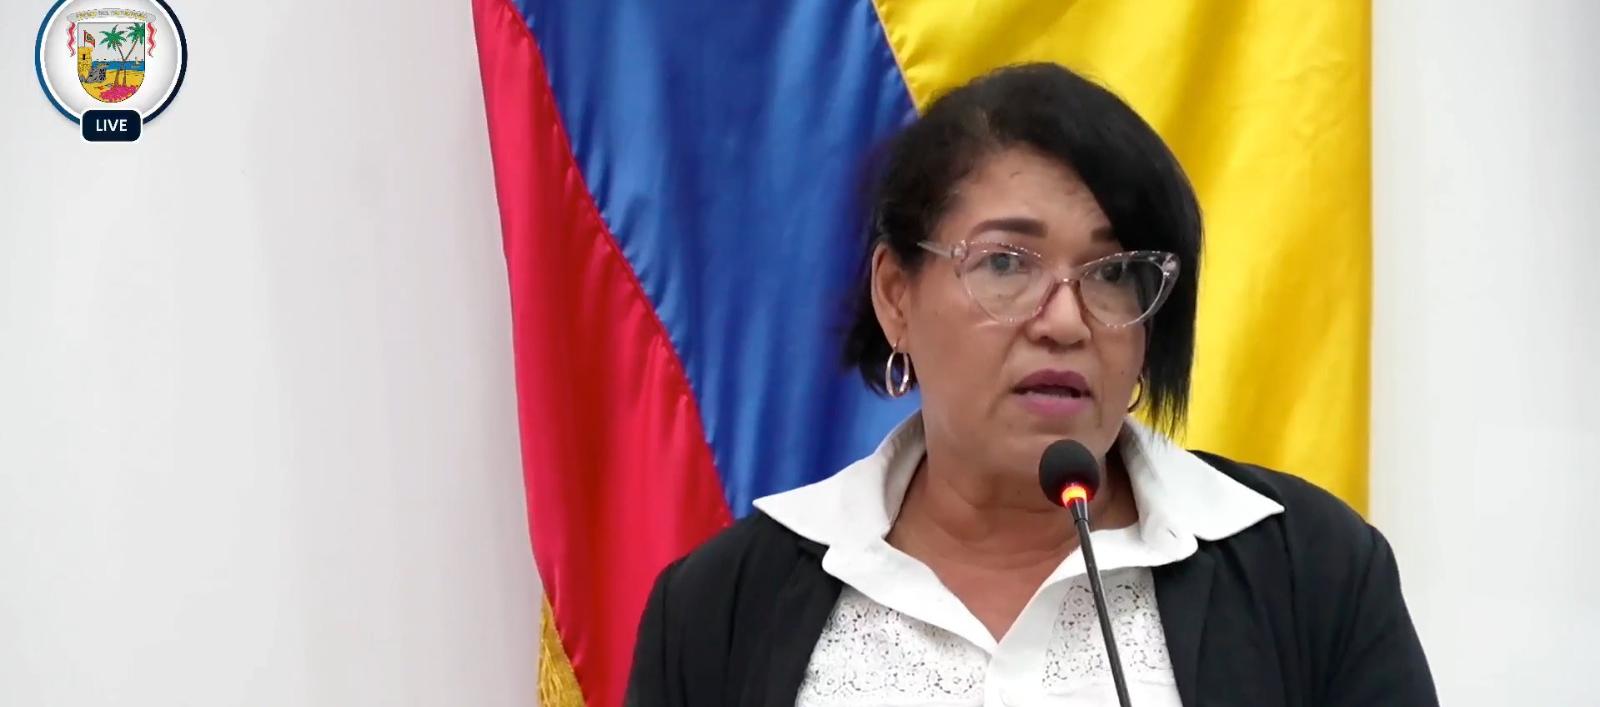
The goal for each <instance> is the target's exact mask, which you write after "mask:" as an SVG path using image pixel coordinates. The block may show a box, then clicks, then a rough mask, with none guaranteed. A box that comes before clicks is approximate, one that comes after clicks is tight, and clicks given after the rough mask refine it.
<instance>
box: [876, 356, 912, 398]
mask: <svg viewBox="0 0 1600 707" xmlns="http://www.w3.org/2000/svg"><path fill="white" fill-rule="evenodd" d="M896 356H898V357H900V359H901V364H900V379H899V380H895V375H894V359H895V357H896ZM883 390H884V392H886V393H888V394H889V397H891V398H900V397H905V394H906V393H909V392H911V354H908V353H906V352H904V351H901V350H900V349H894V350H893V351H890V352H889V359H888V360H887V361H884V362H883Z"/></svg>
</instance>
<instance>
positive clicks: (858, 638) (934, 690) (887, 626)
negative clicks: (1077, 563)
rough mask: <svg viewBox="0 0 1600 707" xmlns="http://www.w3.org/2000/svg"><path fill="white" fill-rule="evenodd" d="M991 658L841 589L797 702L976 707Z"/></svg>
mask: <svg viewBox="0 0 1600 707" xmlns="http://www.w3.org/2000/svg"><path fill="white" fill-rule="evenodd" d="M988 667H989V656H988V654H986V653H985V652H984V651H983V650H982V649H980V648H978V647H977V646H974V645H972V644H971V643H969V642H967V641H966V639H963V638H961V637H960V636H957V635H955V634H952V633H950V632H948V631H945V630H944V629H941V628H938V627H936V626H933V625H930V624H928V623H925V622H923V621H919V620H917V619H914V618H911V617H909V616H906V615H905V614H902V613H900V612H898V611H895V610H893V609H890V608H888V607H885V606H883V605H881V604H878V603H877V602H875V601H873V600H871V599H869V598H867V597H866V596H865V595H863V594H861V593H860V592H858V591H856V590H854V589H852V588H850V587H848V586H846V587H845V588H844V589H843V591H842V592H841V593H840V595H839V602H838V604H837V605H836V606H835V607H834V610H833V614H832V615H831V616H830V617H829V618H828V623H827V625H826V626H824V627H823V629H822V636H821V638H819V639H818V641H817V646H816V648H815V649H814V650H813V651H812V654H811V663H810V665H809V666H807V667H806V677H805V681H804V682H803V683H801V685H800V694H799V699H798V700H797V701H796V704H797V705H804V706H808V707H809V706H816V707H822V706H824V705H862V704H872V705H885V706H891V705H892V706H897V707H898V706H901V705H949V706H955V705H981V704H982V703H983V687H984V677H985V673H986V672H987V670H988Z"/></svg>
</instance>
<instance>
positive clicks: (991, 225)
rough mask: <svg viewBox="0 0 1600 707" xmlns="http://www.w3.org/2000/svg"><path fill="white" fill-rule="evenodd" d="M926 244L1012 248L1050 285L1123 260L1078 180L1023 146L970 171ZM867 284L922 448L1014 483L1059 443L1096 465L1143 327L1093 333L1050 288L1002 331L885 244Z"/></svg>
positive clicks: (1121, 404) (939, 271) (1097, 328)
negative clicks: (906, 374)
mask: <svg viewBox="0 0 1600 707" xmlns="http://www.w3.org/2000/svg"><path fill="white" fill-rule="evenodd" d="M930 239H931V240H935V241H937V242H938V243H939V244H940V245H941V246H943V247H945V248H949V247H950V246H953V245H955V244H956V243H958V242H960V241H963V240H965V241H968V242H999V243H1006V244H1011V245H1014V246H1018V247H1021V248H1025V249H1026V250H1029V251H1033V252H1035V253H1038V254H1040V255H1042V256H1044V258H1045V262H1046V264H1047V267H1048V268H1050V269H1051V271H1052V272H1053V273H1055V274H1057V275H1058V276H1061V275H1064V274H1065V273H1066V272H1067V271H1068V270H1067V269H1068V268H1069V267H1070V266H1074V265H1081V264H1083V263H1086V262H1089V261H1091V260H1094V259H1096V258H1100V257H1104V256H1107V255H1110V254H1112V253H1116V252H1119V251H1121V250H1122V247H1121V245H1120V244H1119V243H1118V242H1117V240H1116V239H1115V237H1114V236H1113V235H1112V233H1111V223H1110V221H1109V220H1107V218H1106V215H1105V214H1104V213H1103V212H1102V211H1101V210H1100V205H1099V204H1098V203H1096V201H1095V199H1094V195H1093V194H1091V193H1090V192H1089V189H1088V187H1087V186H1085V185H1084V184H1083V182H1082V181H1081V180H1080V179H1079V178H1078V176H1077V174H1076V173H1074V172H1073V171H1072V170H1071V169H1069V168H1068V167H1067V166H1066V165H1063V164H1061V163H1060V162H1057V161H1055V160H1053V159H1050V158H1048V157H1045V156H1043V155H1042V154H1040V153H1038V152H1036V151H1033V150H1030V149H1026V148H1008V149H1005V150H1002V151H999V152H996V153H994V154H992V155H990V156H989V157H987V158H985V159H984V160H982V161H981V162H980V163H979V164H978V166H977V168H976V169H974V170H973V171H972V173H971V174H970V175H968V176H967V178H966V179H964V180H963V181H961V182H959V183H958V184H957V185H956V188H955V194H954V197H953V198H952V201H951V205H950V208H949V209H948V210H947V211H946V213H945V214H944V217H943V219H942V220H941V221H940V222H939V224H938V226H937V227H936V228H935V230H934V233H933V235H932V236H931V238H930ZM873 280H874V287H873V290H874V304H875V305H876V307H877V312H878V319H879V323H880V324H881V325H883V329H884V332H885V333H886V334H887V335H888V337H889V342H890V343H891V344H894V345H896V346H897V347H898V348H899V350H901V351H903V352H905V353H907V354H909V355H910V357H911V361H912V366H913V368H914V369H915V371H916V374H917V381H918V384H919V385H920V386H921V389H922V399H923V418H924V423H925V427H926V429H927V433H928V438H929V445H930V448H931V449H933V450H936V452H938V453H943V454H951V455H953V456H954V457H956V459H954V460H953V461H954V462H955V463H957V464H959V465H961V466H964V467H971V466H976V467H978V469H983V470H990V471H995V472H999V473H1005V474H1010V473H1013V471H1014V473H1016V474H1018V475H1022V476H1025V477H1027V478H1032V477H1033V476H1034V475H1035V474H1036V473H1037V469H1038V462H1039V455H1040V453H1041V452H1043V450H1044V448H1045V446H1046V445H1048V444H1049V443H1050V442H1053V441H1055V440H1057V439H1061V438H1063V437H1070V438H1072V439H1075V440H1078V441H1079V442H1082V443H1083V444H1084V445H1085V446H1087V447H1088V448H1089V449H1090V450H1091V451H1093V452H1095V453H1096V454H1097V455H1099V456H1100V457H1101V458H1104V455H1105V454H1106V452H1107V450H1109V449H1110V448H1111V445H1112V444H1113V443H1114V442H1115V440H1116V437H1117V434H1118V432H1119V431H1120V430H1121V426H1122V420H1123V417H1124V415H1125V414H1126V413H1127V410H1128V405H1129V403H1130V402H1131V401H1132V398H1133V391H1134V386H1135V384H1136V381H1137V380H1138V376H1139V371H1140V369H1141V368H1142V363H1143V359H1144V349H1145V331H1144V327H1142V326H1129V327H1122V328H1117V329H1111V328H1107V327H1105V326H1102V325H1100V324H1099V323H1098V322H1096V321H1095V320H1094V319H1093V318H1091V317H1089V316H1088V315H1086V314H1085V313H1084V311H1083V309H1082V308H1081V307H1080V305H1079V301H1078V295H1077V292H1076V290H1075V289H1074V288H1072V287H1059V288H1057V289H1055V291H1054V293H1053V294H1052V295H1050V297H1049V299H1048V300H1047V301H1046V302H1045V305H1044V308H1043V309H1042V310H1041V311H1040V312H1039V314H1038V315H1037V316H1035V317H1033V318H1031V319H1027V320H1024V321H1021V322H1017V323H1011V324H1006V323H1001V322H998V321H995V320H994V319H991V318H990V317H989V315H987V314H985V313H984V311H983V310H982V309H980V308H979V307H978V306H977V305H976V304H975V303H974V302H973V301H972V299H971V298H970V297H969V296H968V294H967V291H966V290H965V289H964V288H963V285H962V282H961V280H960V279H959V278H958V277H957V275H956V268H955V267H954V265H953V263H952V262H951V261H950V260H949V259H946V258H940V257H936V256H935V257H929V258H928V259H927V260H926V261H924V264H923V266H922V267H921V268H920V269H919V270H918V271H917V272H916V273H914V274H912V273H907V272H906V271H904V270H903V269H901V268H900V267H899V262H898V259H897V258H896V257H894V256H893V255H892V253H890V252H889V251H888V249H887V248H886V247H880V248H879V250H878V252H877V253H875V255H874V263H873ZM1071 387H1078V388H1086V390H1081V391H1078V393H1077V394H1074V393H1073V392H1069V391H1068V390H1067V388H1071Z"/></svg>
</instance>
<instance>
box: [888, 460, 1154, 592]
mask: <svg viewBox="0 0 1600 707" xmlns="http://www.w3.org/2000/svg"><path fill="white" fill-rule="evenodd" d="M1108 456H1109V458H1108V463H1107V464H1106V465H1105V466H1106V475H1105V476H1106V479H1105V483H1104V484H1103V485H1102V488H1101V491H1100V494H1099V495H1098V496H1097V497H1096V498H1095V499H1094V501H1093V502H1092V503H1091V504H1090V518H1091V519H1092V520H1093V527H1095V528H1108V527H1123V526H1126V525H1131V524H1132V523H1134V522H1136V521H1137V520H1138V510H1137V508H1136V507H1135V505H1134V503H1133V495H1132V493H1131V489H1130V487H1129V485H1128V481H1127V474H1126V472H1125V471H1124V470H1123V468H1122V464H1121V461H1120V459H1119V458H1118V455H1117V454H1115V453H1113V454H1111V455H1108ZM948 458H949V457H948V456H936V455H935V453H930V454H929V455H928V456H925V457H924V458H923V461H922V463H921V464H920V465H919V466H918V468H917V471H916V472H915V475H914V476H913V477H912V479H911V484H910V485H909V486H908V487H907V489H906V495H905V498H904V500H903V501H902V502H901V505H900V513H899V515H898V516H897V517H896V519H895V523H894V526H893V528H891V530H890V532H889V538H888V540H889V543H890V544H891V545H894V546H895V547H898V548H900V549H901V550H902V551H905V552H907V553H908V554H911V555H912V556H914V557H918V558H919V559H923V560H924V561H928V560H931V559H942V560H947V561H955V562H960V563H962V564H970V565H978V566H988V567H992V568H994V569H1006V568H1017V567H1022V566H1031V567H1037V566H1040V565H1047V566H1049V567H1050V568H1051V569H1053V568H1054V567H1055V566H1056V565H1058V564H1060V562H1061V560H1062V559H1064V558H1065V557H1066V556H1067V555H1069V554H1071V553H1072V551H1073V550H1074V549H1076V548H1077V546H1078V537H1077V533H1076V531H1075V530H1074V529H1073V527H1072V519H1071V516H1070V515H1069V514H1068V513H1067V512H1066V511H1065V510H1063V509H1061V508H1059V507H1057V506H1055V505H1052V504H1051V503H1049V502H1048V501H1046V500H1045V499H1044V496H1043V494H1041V493H1040V492H1039V485H1038V482H1037V481H1036V480H1033V479H1030V478H1027V477H1025V476H1022V475H1019V474H1016V473H1004V474H1002V473H992V472H991V473H984V472H980V471H974V470H973V469H972V468H970V467H968V468H960V467H959V466H956V465H954V464H947V463H941V460H943V459H948ZM923 555H931V557H923Z"/></svg>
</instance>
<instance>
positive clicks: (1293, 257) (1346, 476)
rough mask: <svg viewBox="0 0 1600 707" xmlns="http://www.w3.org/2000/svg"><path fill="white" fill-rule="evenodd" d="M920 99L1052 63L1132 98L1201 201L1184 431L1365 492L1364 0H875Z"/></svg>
mask: <svg viewBox="0 0 1600 707" xmlns="http://www.w3.org/2000/svg"><path fill="white" fill-rule="evenodd" d="M876 5H877V8H878V15H879V17H880V18H881V19H882V21H883V23H884V28H885V31H886V33H887V35H888V38H889V43H890V45H891V47H892V48H893V50H894V53H895V57H896V59H897V60H898V61H899V62H900V66H901V68H902V70H903V71H904V73H905V77H906V83H907V84H908V85H909V87H910V89H911V93H912V97H913V99H914V100H915V102H916V104H917V106H918V107H919V108H922V107H926V106H927V105H928V103H929V102H930V101H931V100H932V99H933V98H934V97H936V96H937V95H939V94H940V93H941V92H943V91H946V90H949V89H950V88H952V87H954V86H957V85H960V84H961V83H963V82H965V81H966V80H968V79H970V78H972V77H973V76H976V75H978V74H980V73H982V72H984V71H986V70H988V69H990V68H993V67H996V66H1001V65H1004V64H1011V63H1018V62H1024V61H1039V60H1048V61H1056V62H1060V63H1062V64H1065V65H1067V66H1069V67H1072V68H1073V69H1075V70H1078V71H1080V72H1082V73H1085V74H1087V75H1089V76H1091V77H1093V78H1095V79H1097V80H1099V81H1101V82H1102V83H1104V84H1106V85H1107V86H1109V87H1110V88H1111V89H1112V90H1114V91H1116V92H1117V93H1118V94H1120V95H1121V96H1123V98H1125V99H1126V100H1127V101H1128V102H1129V103H1131V104H1132V105H1133V106H1134V108H1135V109H1136V110H1138V111H1139V113H1140V114H1141V115H1143V116H1144V117H1145V119H1147V120H1149V121H1150V123H1151V124H1152V125H1154V126H1155V128H1156V129H1157V130H1158V131H1159V132H1160V133H1161V135H1162V137H1164V138H1165V139H1166V140H1167V142H1168V144H1170V145H1171V146H1172V148H1173V150H1174V151H1175V152H1177V154H1178V159H1179V160H1180V161H1181V162H1182V163H1183V165H1184V167H1185V169H1186V170H1188V172H1189V175H1190V177H1191V179H1193V181H1194V184H1195V188H1196V190H1197V191H1198V192H1199V195H1200V202H1201V204H1202V207H1203V208H1204V210H1205V214H1206V227H1207V228H1206V230H1207V234H1206V235H1207V242H1206V250H1205V263H1204V266H1205V273H1204V276H1203V277H1202V278H1201V292H1200V322H1199V341H1198V350H1197V352H1196V367H1195V379H1194V398H1193V404H1192V405H1191V407H1190V423H1189V430H1188V433H1187V435H1186V439H1185V440H1183V441H1184V442H1185V443H1186V444H1189V445H1190V446H1193V447H1197V448H1201V449H1209V450H1212V451H1216V452H1219V453H1222V454H1226V455H1229V456H1233V457H1235V458H1238V459H1242V460H1245V461H1252V462H1256V463H1260V464H1265V465H1268V466H1272V467H1275V468H1278V469H1282V470H1285V471H1290V472H1293V473H1296V474H1299V475H1301V476H1304V477H1306V478H1309V479H1311V480H1312V481H1314V482H1316V483H1318V484H1320V485H1322V486H1323V487H1325V488H1327V489H1329V490H1331V491H1333V492H1334V493H1336V494H1338V495H1339V496H1340V497H1342V498H1344V499H1345V500H1346V501H1347V502H1349V503H1350V504H1352V505H1354V506H1355V507H1356V508H1357V509H1358V510H1363V511H1364V510H1365V506H1366V501H1367V476H1366V467H1367V420H1368V336H1369V322H1370V306H1371V225H1370V224H1371V219H1370V196H1369V193H1370V192H1369V190H1370V159H1369V144H1370V136H1369V131H1370V129H1369V117H1368V105H1369V96H1370V91H1369V83H1370V82H1369V46H1370V45H1369V22H1370V9H1369V7H1368V4H1367V3H1366V2H1318V3H1287V2H1265V1H1261V0H1239V1H1237V2H1233V1H1228V2H1215V1H1210V0H1078V1H1077V2H1070V1H1062V0H1054V1H1050V2H1039V1H1032V2H1029V1H1026V0H984V1H982V2H978V1H976V0H877V2H876Z"/></svg>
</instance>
